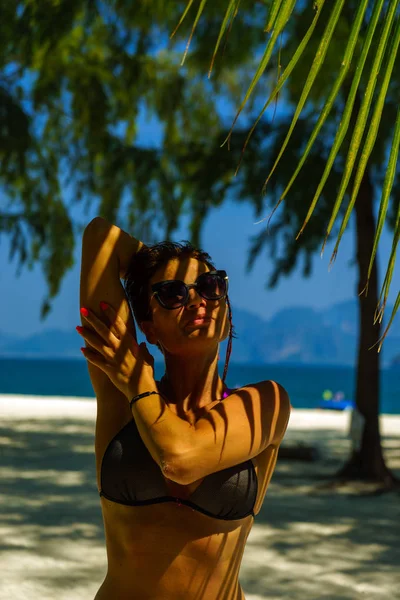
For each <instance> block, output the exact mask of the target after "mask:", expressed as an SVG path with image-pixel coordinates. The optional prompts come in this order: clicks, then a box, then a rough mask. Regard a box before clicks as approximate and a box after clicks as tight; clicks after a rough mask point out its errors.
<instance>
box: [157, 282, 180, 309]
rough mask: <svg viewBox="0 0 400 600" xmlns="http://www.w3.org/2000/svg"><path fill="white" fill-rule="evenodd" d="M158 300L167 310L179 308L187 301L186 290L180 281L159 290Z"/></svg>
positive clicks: (169, 283) (165, 285)
mask: <svg viewBox="0 0 400 600" xmlns="http://www.w3.org/2000/svg"><path fill="white" fill-rule="evenodd" d="M158 298H159V300H160V302H161V304H162V305H163V306H165V308H179V307H180V306H183V305H184V303H185V300H186V288H185V287H184V286H183V285H182V283H180V282H179V281H171V282H168V283H166V284H164V285H163V286H162V287H161V288H160V289H159V290H158Z"/></svg>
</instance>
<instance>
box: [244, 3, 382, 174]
mask: <svg viewBox="0 0 400 600" xmlns="http://www.w3.org/2000/svg"><path fill="white" fill-rule="evenodd" d="M383 1H384V0H381V2H383ZM324 3H325V0H319V1H318V2H316V4H315V10H316V14H315V16H314V19H313V21H312V23H311V25H310V27H309V28H308V30H307V32H306V34H305V36H304V37H303V39H302V40H301V42H300V44H299V46H298V48H297V49H296V52H295V53H294V55H293V58H292V59H291V60H290V61H289V64H288V66H287V67H286V69H285V70H284V72H283V73H282V75H281V76H280V77H279V79H278V82H277V84H276V86H275V88H274V89H273V91H272V92H271V94H270V96H269V98H268V100H267V101H266V103H265V104H264V106H263V107H262V109H261V111H260V114H259V115H258V117H257V119H256V121H255V123H254V125H253V126H252V128H251V129H250V131H249V133H248V135H247V138H246V140H245V143H244V145H243V149H242V157H241V159H240V161H239V164H238V166H237V169H236V173H235V175H236V174H237V173H238V171H239V168H240V163H241V160H242V158H243V155H244V152H245V150H246V147H247V144H248V143H249V141H250V138H251V136H252V134H253V132H254V130H255V128H256V127H257V125H258V123H259V122H260V119H261V117H262V116H263V114H264V113H265V111H266V110H267V108H268V106H269V105H270V104H271V102H273V100H274V99H275V98H276V97H277V96H278V94H279V92H280V90H281V89H282V87H283V85H284V83H285V82H286V80H287V79H289V76H290V74H291V72H292V71H293V69H294V68H295V66H296V64H297V63H298V61H299V60H300V58H301V56H302V54H303V52H304V50H305V49H306V47H307V44H308V42H309V40H310V38H311V36H312V34H313V32H314V29H315V27H316V25H317V22H318V19H319V16H320V14H321V10H322V7H323V5H324ZM299 170H300V169H299Z"/></svg>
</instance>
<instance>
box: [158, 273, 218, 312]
mask: <svg viewBox="0 0 400 600" xmlns="http://www.w3.org/2000/svg"><path fill="white" fill-rule="evenodd" d="M191 288H194V289H195V290H196V292H197V293H198V294H199V295H200V296H201V297H202V298H205V299H206V300H219V299H220V298H224V297H225V296H226V294H227V292H228V276H227V274H226V271H208V272H207V273H202V274H201V275H199V277H198V278H197V279H196V282H195V283H190V284H187V283H185V282H184V281H180V280H179V279H169V280H167V281H159V282H157V283H154V284H153V285H152V286H151V291H152V292H153V296H154V297H155V298H156V300H157V301H158V302H159V304H161V306H163V307H164V308H166V309H168V310H173V309H174V308H180V307H181V306H185V304H186V303H187V301H188V299H189V290H190V289H191Z"/></svg>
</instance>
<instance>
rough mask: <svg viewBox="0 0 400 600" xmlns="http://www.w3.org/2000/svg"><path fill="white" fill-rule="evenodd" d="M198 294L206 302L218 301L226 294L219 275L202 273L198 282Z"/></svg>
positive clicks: (223, 280)
mask: <svg viewBox="0 0 400 600" xmlns="http://www.w3.org/2000/svg"><path fill="white" fill-rule="evenodd" d="M197 287H198V290H199V293H200V294H201V295H202V296H203V298H206V300H218V299H219V298H222V297H223V296H224V295H225V294H226V281H225V279H223V277H221V276H220V275H215V274H214V275H208V273H204V275H202V276H201V280H200V277H199V281H198V286H197Z"/></svg>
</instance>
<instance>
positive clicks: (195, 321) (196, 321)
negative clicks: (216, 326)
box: [186, 317, 212, 326]
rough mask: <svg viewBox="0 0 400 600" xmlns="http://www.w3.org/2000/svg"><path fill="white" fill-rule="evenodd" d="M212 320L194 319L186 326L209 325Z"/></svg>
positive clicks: (209, 318) (207, 318)
mask: <svg viewBox="0 0 400 600" xmlns="http://www.w3.org/2000/svg"><path fill="white" fill-rule="evenodd" d="M211 321H212V319H211V317H196V318H195V319H192V320H191V321H188V322H187V323H186V326H188V325H189V326H190V325H208V323H211Z"/></svg>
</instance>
